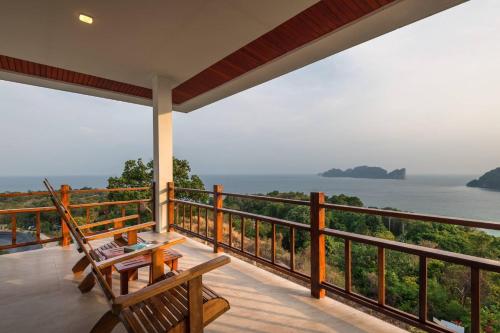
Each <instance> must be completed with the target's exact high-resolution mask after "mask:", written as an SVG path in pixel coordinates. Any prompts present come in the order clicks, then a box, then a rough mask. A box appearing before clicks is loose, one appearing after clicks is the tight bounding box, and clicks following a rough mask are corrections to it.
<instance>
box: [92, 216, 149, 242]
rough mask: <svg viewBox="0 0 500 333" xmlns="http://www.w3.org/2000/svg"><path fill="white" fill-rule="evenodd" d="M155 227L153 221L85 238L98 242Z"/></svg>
mask: <svg viewBox="0 0 500 333" xmlns="http://www.w3.org/2000/svg"><path fill="white" fill-rule="evenodd" d="M155 225H156V222H153V221H151V222H145V223H141V224H137V225H132V226H128V227H124V228H120V229H116V230H108V231H104V232H100V233H97V234H93V235H89V236H85V240H87V241H91V240H96V239H102V238H108V237H111V236H114V235H116V234H117V233H125V232H128V231H132V230H140V229H144V228H150V227H153V226H155Z"/></svg>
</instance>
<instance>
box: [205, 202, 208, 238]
mask: <svg viewBox="0 0 500 333" xmlns="http://www.w3.org/2000/svg"><path fill="white" fill-rule="evenodd" d="M205 237H207V238H208V208H205Z"/></svg>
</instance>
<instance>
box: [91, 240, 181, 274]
mask: <svg viewBox="0 0 500 333" xmlns="http://www.w3.org/2000/svg"><path fill="white" fill-rule="evenodd" d="M185 241H186V238H184V237H181V238H176V239H172V240H169V241H166V242H163V243H158V244H155V245H152V246H148V247H145V248H143V249H140V250H136V251H133V252H129V253H124V254H122V255H119V256H116V257H113V258H109V259H106V260H103V261H99V262H97V263H96V266H97V268H99V269H103V268H106V267H109V266H113V265H114V264H117V263H119V262H122V261H125V260H129V259H132V258H134V257H138V256H141V255H145V254H149V253H152V252H153V251H155V250H157V249H158V250H164V249H166V248H169V247H172V246H174V245H177V244H181V243H184V242H185Z"/></svg>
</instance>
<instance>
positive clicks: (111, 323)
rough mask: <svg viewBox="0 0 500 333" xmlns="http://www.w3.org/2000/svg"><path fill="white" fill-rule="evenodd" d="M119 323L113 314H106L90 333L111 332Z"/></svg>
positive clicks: (109, 312)
mask: <svg viewBox="0 0 500 333" xmlns="http://www.w3.org/2000/svg"><path fill="white" fill-rule="evenodd" d="M119 322H120V319H119V318H118V316H117V315H115V314H114V313H113V312H111V311H108V312H106V313H105V314H104V315H103V316H102V317H101V318H100V319H99V320H98V321H97V323H95V325H94V327H92V330H91V331H90V333H109V332H111V331H113V328H115V326H116V324H118V323H119Z"/></svg>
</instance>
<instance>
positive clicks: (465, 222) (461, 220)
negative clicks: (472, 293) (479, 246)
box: [321, 203, 500, 230]
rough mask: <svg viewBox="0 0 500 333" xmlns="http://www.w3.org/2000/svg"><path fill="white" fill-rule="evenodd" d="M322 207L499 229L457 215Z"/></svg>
mask: <svg viewBox="0 0 500 333" xmlns="http://www.w3.org/2000/svg"><path fill="white" fill-rule="evenodd" d="M321 206H322V207H323V208H329V209H336V210H340V211H343V212H353V213H360V214H368V215H378V216H384V217H395V218H401V219H407V220H416V221H421V222H436V223H444V224H453V225H459V226H463V227H472V228H481V229H491V230H500V222H494V221H482V220H475V219H465V218H459V217H448V216H439V215H431V214H420V213H411V212H400V211H396V210H387V209H378V208H368V207H357V206H347V205H338V204H330V203H325V204H322V205H321Z"/></svg>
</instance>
